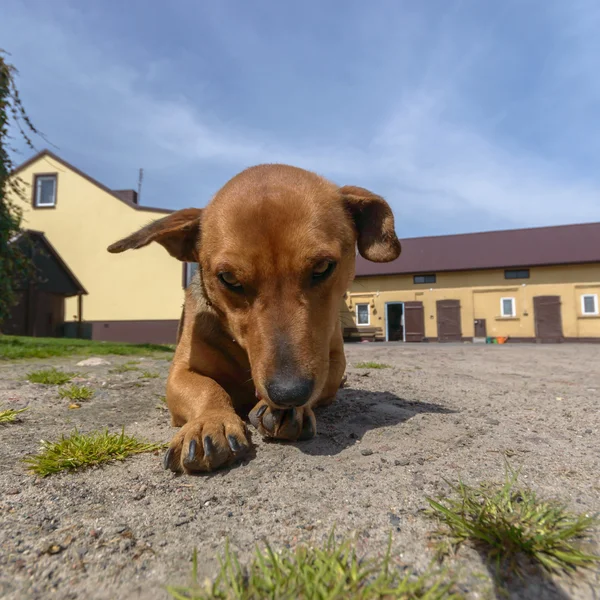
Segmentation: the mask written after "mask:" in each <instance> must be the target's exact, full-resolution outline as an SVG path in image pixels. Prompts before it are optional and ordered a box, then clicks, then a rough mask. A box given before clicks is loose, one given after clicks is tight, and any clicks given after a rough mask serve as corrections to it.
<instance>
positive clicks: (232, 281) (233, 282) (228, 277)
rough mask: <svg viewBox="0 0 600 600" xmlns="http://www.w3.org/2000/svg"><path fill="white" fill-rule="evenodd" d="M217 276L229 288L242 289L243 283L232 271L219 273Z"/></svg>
mask: <svg viewBox="0 0 600 600" xmlns="http://www.w3.org/2000/svg"><path fill="white" fill-rule="evenodd" d="M217 277H218V278H219V279H220V280H221V282H222V283H223V284H224V285H225V286H226V287H228V288H229V289H232V290H236V291H239V290H241V289H242V284H241V283H240V282H239V281H238V280H237V279H236V278H235V276H234V275H233V274H231V273H227V272H225V273H219V274H218V275H217Z"/></svg>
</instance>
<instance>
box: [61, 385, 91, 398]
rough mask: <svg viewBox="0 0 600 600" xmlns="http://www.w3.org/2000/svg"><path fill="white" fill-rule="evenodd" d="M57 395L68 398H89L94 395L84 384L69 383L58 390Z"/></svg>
mask: <svg viewBox="0 0 600 600" xmlns="http://www.w3.org/2000/svg"><path fill="white" fill-rule="evenodd" d="M58 395H59V396H60V397H61V398H68V399H69V400H89V399H90V398H91V397H92V396H93V395H94V390H92V389H91V388H89V387H87V386H85V385H75V384H71V385H70V386H68V387H64V388H61V389H60V390H58Z"/></svg>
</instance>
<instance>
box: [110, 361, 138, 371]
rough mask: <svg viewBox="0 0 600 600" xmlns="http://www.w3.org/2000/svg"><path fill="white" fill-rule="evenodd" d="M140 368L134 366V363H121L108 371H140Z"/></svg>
mask: <svg viewBox="0 0 600 600" xmlns="http://www.w3.org/2000/svg"><path fill="white" fill-rule="evenodd" d="M139 370H140V368H139V367H136V366H134V365H133V364H127V363H126V364H124V365H119V366H117V367H115V368H114V369H110V370H109V371H108V372H109V373H127V372H129V371H139Z"/></svg>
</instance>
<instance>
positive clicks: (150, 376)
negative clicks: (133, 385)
mask: <svg viewBox="0 0 600 600" xmlns="http://www.w3.org/2000/svg"><path fill="white" fill-rule="evenodd" d="M140 377H141V378H142V379H156V378H158V377H160V375H159V374H158V373H153V372H152V371H143V372H142V374H141V375H140Z"/></svg>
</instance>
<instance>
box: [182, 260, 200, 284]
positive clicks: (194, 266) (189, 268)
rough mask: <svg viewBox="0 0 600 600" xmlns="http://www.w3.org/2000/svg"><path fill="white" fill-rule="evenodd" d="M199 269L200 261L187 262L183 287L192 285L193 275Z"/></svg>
mask: <svg viewBox="0 0 600 600" xmlns="http://www.w3.org/2000/svg"><path fill="white" fill-rule="evenodd" d="M197 270H198V263H185V272H184V276H183V287H187V286H188V285H190V282H191V281H192V277H193V276H194V275H195V274H196V271H197Z"/></svg>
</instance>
